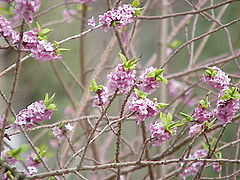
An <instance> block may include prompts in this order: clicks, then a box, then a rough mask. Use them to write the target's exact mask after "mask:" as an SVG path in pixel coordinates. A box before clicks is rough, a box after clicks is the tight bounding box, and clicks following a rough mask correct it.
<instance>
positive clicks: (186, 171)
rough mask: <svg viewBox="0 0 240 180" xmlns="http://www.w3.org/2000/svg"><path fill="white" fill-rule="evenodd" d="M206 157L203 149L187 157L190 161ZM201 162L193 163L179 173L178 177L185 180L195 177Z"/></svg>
mask: <svg viewBox="0 0 240 180" xmlns="http://www.w3.org/2000/svg"><path fill="white" fill-rule="evenodd" d="M206 156H207V151H206V150H205V149H199V150H197V151H195V152H194V153H193V154H191V155H190V156H189V158H190V159H196V158H204V157H206ZM202 164H203V162H195V163H193V164H191V165H190V166H188V167H187V168H185V169H184V171H183V172H181V173H180V176H181V177H182V178H183V179H186V177H187V176H190V175H195V174H197V172H198V170H199V168H200V167H201V166H202ZM182 165H183V164H182Z"/></svg>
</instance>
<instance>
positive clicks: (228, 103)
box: [214, 99, 239, 124]
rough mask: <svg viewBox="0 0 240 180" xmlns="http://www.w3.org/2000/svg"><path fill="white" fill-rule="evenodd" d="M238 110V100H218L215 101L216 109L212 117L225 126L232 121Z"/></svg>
mask: <svg viewBox="0 0 240 180" xmlns="http://www.w3.org/2000/svg"><path fill="white" fill-rule="evenodd" d="M238 109H239V100H238V99H229V100H223V99H219V100H218V101H217V107H216V109H215V110H214V115H215V116H216V118H217V119H218V120H219V121H220V122H221V123H222V124H226V123H228V122H230V121H231V120H232V118H233V116H234V114H235V113H236V112H237V110H238Z"/></svg>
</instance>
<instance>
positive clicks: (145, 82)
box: [138, 66, 161, 93]
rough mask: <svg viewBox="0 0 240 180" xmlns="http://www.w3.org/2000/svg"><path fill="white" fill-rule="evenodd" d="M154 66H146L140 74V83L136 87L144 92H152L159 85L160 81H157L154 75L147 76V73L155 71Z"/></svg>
mask: <svg viewBox="0 0 240 180" xmlns="http://www.w3.org/2000/svg"><path fill="white" fill-rule="evenodd" d="M156 70H157V69H156V68H154V67H152V66H151V67H149V68H147V69H146V70H145V71H144V72H143V74H142V75H140V77H139V80H140V84H139V85H138V88H139V89H140V90H141V91H143V92H145V93H152V92H153V91H154V90H155V89H156V88H158V87H159V86H160V83H161V81H157V80H156V78H155V77H148V75H149V73H151V72H154V71H156Z"/></svg>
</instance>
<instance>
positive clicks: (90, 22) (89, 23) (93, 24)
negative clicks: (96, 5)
mask: <svg viewBox="0 0 240 180" xmlns="http://www.w3.org/2000/svg"><path fill="white" fill-rule="evenodd" d="M88 25H89V26H92V27H95V26H96V22H95V18H94V17H93V16H92V17H91V18H90V19H88Z"/></svg>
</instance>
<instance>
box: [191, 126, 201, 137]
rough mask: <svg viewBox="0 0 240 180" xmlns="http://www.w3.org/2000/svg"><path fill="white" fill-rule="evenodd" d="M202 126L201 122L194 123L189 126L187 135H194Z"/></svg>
mask: <svg viewBox="0 0 240 180" xmlns="http://www.w3.org/2000/svg"><path fill="white" fill-rule="evenodd" d="M202 128H203V126H202V124H194V125H192V126H191V127H190V130H189V132H188V135H189V136H190V137H193V136H196V135H198V134H199V133H200V132H201V131H202Z"/></svg>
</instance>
